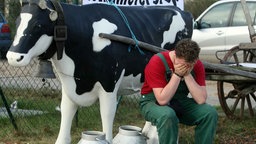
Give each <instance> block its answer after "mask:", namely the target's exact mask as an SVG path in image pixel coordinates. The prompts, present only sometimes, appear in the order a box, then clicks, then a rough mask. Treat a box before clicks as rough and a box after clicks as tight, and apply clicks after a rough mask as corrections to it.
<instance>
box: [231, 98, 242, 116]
mask: <svg viewBox="0 0 256 144" xmlns="http://www.w3.org/2000/svg"><path fill="white" fill-rule="evenodd" d="M239 101H240V97H238V98H237V99H236V101H235V103H234V105H233V107H232V109H231V112H232V113H233V114H234V113H235V110H236V108H237V105H238V103H239Z"/></svg>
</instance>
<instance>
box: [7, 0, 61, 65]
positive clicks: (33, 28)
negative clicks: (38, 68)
mask: <svg viewBox="0 0 256 144" xmlns="http://www.w3.org/2000/svg"><path fill="white" fill-rule="evenodd" d="M52 7H53V5H52V3H51V2H48V1H45V0H30V1H28V2H25V3H24V0H23V5H22V8H21V13H20V16H19V17H18V18H17V20H16V28H17V32H16V35H15V38H14V41H13V44H12V46H11V47H10V49H9V51H8V53H7V59H8V62H9V64H11V65H14V66H25V65H27V64H29V62H30V61H31V59H32V58H33V57H36V56H39V55H41V54H43V53H44V52H46V50H47V49H48V48H49V46H50V45H51V43H52V41H53V35H54V26H55V23H56V19H57V18H58V14H57V12H56V11H54V10H53V8H52Z"/></svg>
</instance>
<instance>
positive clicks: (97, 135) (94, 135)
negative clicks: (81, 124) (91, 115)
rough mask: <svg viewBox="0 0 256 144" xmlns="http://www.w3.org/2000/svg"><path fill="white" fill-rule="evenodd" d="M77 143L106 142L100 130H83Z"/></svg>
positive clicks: (97, 143)
mask: <svg viewBox="0 0 256 144" xmlns="http://www.w3.org/2000/svg"><path fill="white" fill-rule="evenodd" d="M78 144H108V141H107V140H106V136H105V133H103V132H100V131H84V132H82V138H81V140H80V141H79V142H78Z"/></svg>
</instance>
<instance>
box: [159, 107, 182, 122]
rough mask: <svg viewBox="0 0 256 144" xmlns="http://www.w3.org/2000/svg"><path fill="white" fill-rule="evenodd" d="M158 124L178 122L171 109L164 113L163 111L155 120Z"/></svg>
mask: <svg viewBox="0 0 256 144" xmlns="http://www.w3.org/2000/svg"><path fill="white" fill-rule="evenodd" d="M157 121H158V122H160V123H166V124H173V123H175V124H176V123H178V122H179V120H178V118H177V116H176V113H175V111H174V110H173V109H168V110H166V111H163V112H162V113H161V115H160V116H159V117H158V119H157Z"/></svg>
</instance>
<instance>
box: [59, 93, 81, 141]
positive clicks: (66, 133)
mask: <svg viewBox="0 0 256 144" xmlns="http://www.w3.org/2000/svg"><path fill="white" fill-rule="evenodd" d="M77 108H78V106H77V105H76V104H74V103H73V102H72V101H71V100H70V99H69V97H68V96H67V95H66V93H65V92H64V90H62V100H61V106H60V109H61V124H60V131H59V135H58V138H57V141H56V144H70V143H71V135H70V130H71V125H72V120H73V117H74V115H75V113H76V111H77Z"/></svg>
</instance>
